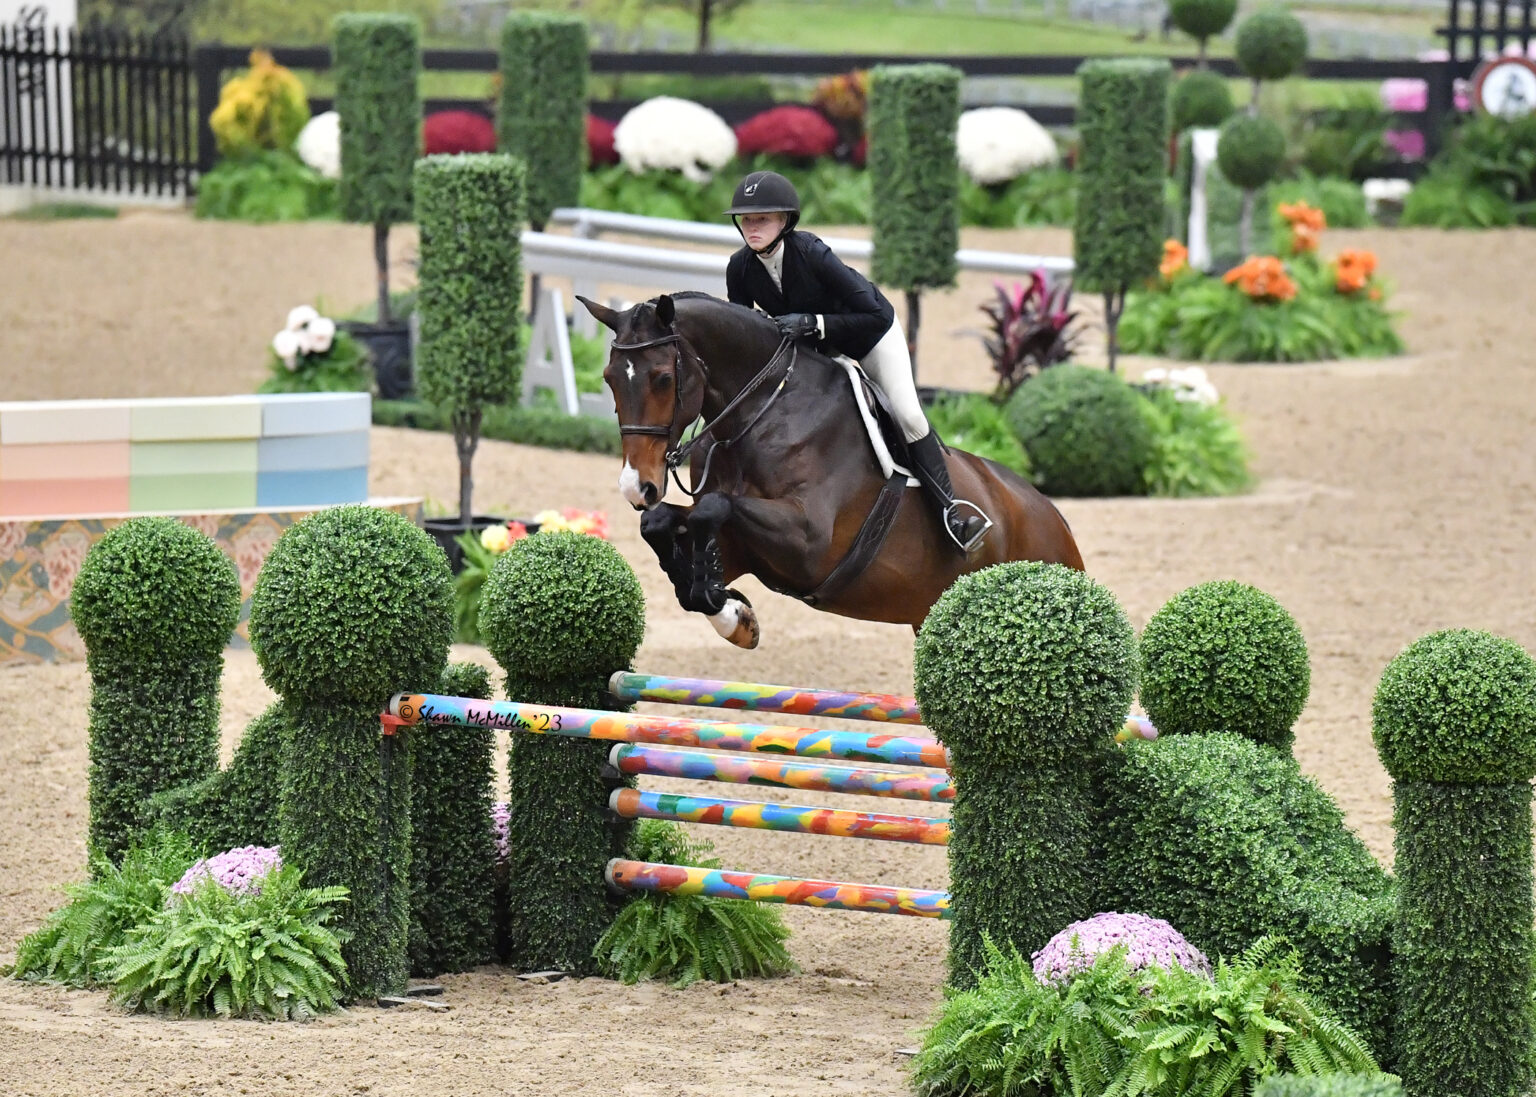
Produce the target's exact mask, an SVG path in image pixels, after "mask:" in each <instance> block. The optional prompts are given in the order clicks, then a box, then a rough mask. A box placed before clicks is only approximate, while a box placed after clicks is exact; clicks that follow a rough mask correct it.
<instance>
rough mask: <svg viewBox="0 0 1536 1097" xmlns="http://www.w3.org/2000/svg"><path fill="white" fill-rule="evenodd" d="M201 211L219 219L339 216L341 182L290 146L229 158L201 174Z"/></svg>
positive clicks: (199, 213) (262, 220) (198, 209)
mask: <svg viewBox="0 0 1536 1097" xmlns="http://www.w3.org/2000/svg"><path fill="white" fill-rule="evenodd" d="M195 212H196V214H197V216H198V217H204V218H208V219H210V220H216V221H250V222H253V223H256V224H263V223H266V222H271V221H307V220H311V219H316V218H327V217H335V216H336V212H337V198H336V183H335V182H334V181H333V180H331V179H327V178H325V177H324V176H322V175H321V174H320V173H319V172H317V171H315V170H314V169H313V168H311V167H308V166H306V165H305V164H304V163H302V162H301V161H299V160H298V159H297V158H296V157H295V156H294V155H293V154H292V153H290V152H278V151H276V150H265V151H261V152H254V153H252V154H250V155H249V156H244V157H241V158H239V159H224V160H220V161H219V162H218V163H217V164H215V165H214V167H213V170H212V171H210V172H208V173H207V174H206V175H201V176H199V177H198V180H197V205H196V207H195Z"/></svg>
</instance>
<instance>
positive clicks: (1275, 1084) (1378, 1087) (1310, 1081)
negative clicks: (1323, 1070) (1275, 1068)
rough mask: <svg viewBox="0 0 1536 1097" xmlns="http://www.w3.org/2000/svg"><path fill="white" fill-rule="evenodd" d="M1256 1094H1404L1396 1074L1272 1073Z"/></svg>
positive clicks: (1328, 1096)
mask: <svg viewBox="0 0 1536 1097" xmlns="http://www.w3.org/2000/svg"><path fill="white" fill-rule="evenodd" d="M1253 1097H1403V1084H1402V1082H1400V1081H1398V1079H1397V1076H1396V1075H1394V1074H1273V1075H1270V1076H1269V1077H1268V1078H1266V1079H1264V1080H1263V1081H1262V1082H1260V1083H1259V1084H1258V1086H1256V1087H1255V1088H1254V1091H1253Z"/></svg>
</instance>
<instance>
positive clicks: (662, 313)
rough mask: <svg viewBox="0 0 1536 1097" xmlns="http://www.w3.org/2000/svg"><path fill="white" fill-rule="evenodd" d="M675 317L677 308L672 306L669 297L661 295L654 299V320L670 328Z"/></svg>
mask: <svg viewBox="0 0 1536 1097" xmlns="http://www.w3.org/2000/svg"><path fill="white" fill-rule="evenodd" d="M676 316H677V306H676V305H675V304H673V302H672V298H671V297H669V296H668V295H667V294H665V293H663V294H662V295H661V296H660V297H658V298H656V319H658V320H660V321H661V322H662V323H663V324H664V325H666V326H667V327H669V328H670V327H671V326H672V321H673V319H674V318H675V317H676Z"/></svg>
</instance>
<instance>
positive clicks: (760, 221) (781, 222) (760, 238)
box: [741, 213, 789, 251]
mask: <svg viewBox="0 0 1536 1097" xmlns="http://www.w3.org/2000/svg"><path fill="white" fill-rule="evenodd" d="M788 223H789V216H788V215H787V214H783V213H744V214H742V215H741V235H742V237H743V238H744V239H745V240H746V242H747V246H748V247H750V248H751V249H752V250H753V251H757V250H758V249H760V248H765V247H767V246H768V243H769V241H771V240H772V239H773V238H774V237H776V236H778V234H779V233H780V232H781V231H783V228H784V226H785V225H786V224H788Z"/></svg>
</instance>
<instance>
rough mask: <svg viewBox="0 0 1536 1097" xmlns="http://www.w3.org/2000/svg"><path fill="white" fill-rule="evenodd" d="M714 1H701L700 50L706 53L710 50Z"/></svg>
mask: <svg viewBox="0 0 1536 1097" xmlns="http://www.w3.org/2000/svg"><path fill="white" fill-rule="evenodd" d="M714 6H715V5H714V0H699V50H698V52H700V53H704V52H706V51H707V50H708V49H709V20H710V16H712V15H713V14H714Z"/></svg>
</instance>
